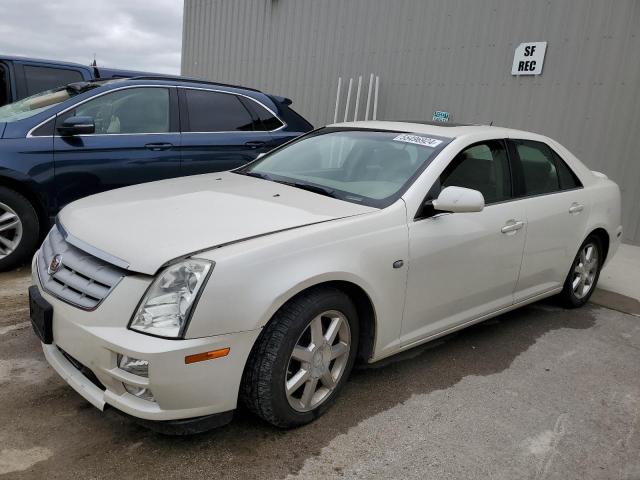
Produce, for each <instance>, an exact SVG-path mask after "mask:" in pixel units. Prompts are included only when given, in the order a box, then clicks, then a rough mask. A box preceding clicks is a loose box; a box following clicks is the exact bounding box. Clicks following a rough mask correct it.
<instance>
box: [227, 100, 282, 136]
mask: <svg viewBox="0 0 640 480" xmlns="http://www.w3.org/2000/svg"><path fill="white" fill-rule="evenodd" d="M238 98H239V99H240V101H241V102H242V104H243V105H244V106H245V107H246V108H247V110H249V112H251V115H252V116H253V118H254V124H253V129H254V130H263V131H267V132H270V131H272V130H277V129H278V128H280V127H282V125H283V124H282V122H281V121H280V120H278V117H276V116H275V115H274V114H273V113H271V112H270V111H269V110H267V109H266V108H265V107H263V106H262V105H260V104H259V103H257V102H255V101H253V100H249V99H248V98H242V97H238Z"/></svg>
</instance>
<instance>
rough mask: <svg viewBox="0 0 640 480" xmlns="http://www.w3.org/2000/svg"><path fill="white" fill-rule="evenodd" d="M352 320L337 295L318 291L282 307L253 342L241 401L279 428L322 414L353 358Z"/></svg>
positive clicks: (351, 313) (354, 334)
mask: <svg viewBox="0 0 640 480" xmlns="http://www.w3.org/2000/svg"><path fill="white" fill-rule="evenodd" d="M357 348H358V317H357V313H356V309H355V307H354V305H353V302H352V301H351V300H350V299H349V297H348V296H347V295H345V294H344V293H343V292H342V291H340V290H338V289H335V288H332V287H326V288H325V287H320V288H316V289H313V290H311V291H308V292H305V293H302V294H300V295H299V296H297V297H295V298H294V299H293V300H291V301H290V302H288V303H287V304H286V305H285V306H283V307H282V308H281V309H280V310H279V311H278V312H277V313H276V314H275V316H274V317H273V319H272V320H271V322H269V325H267V327H266V328H265V330H264V331H263V332H262V334H261V336H260V338H259V339H258V341H257V342H256V345H255V346H254V348H253V350H252V352H251V355H250V357H249V360H248V362H247V367H246V369H245V373H244V377H243V385H242V400H243V401H244V403H245V404H246V405H247V406H248V408H249V409H250V410H251V411H253V412H254V413H256V414H257V415H258V416H260V417H262V418H263V419H264V420H266V421H267V422H269V423H271V424H273V425H275V426H277V427H281V428H291V427H297V426H300V425H304V424H306V423H309V422H311V421H312V420H314V419H315V418H317V417H319V416H320V415H322V414H323V413H324V412H325V411H327V409H328V408H329V407H330V406H331V403H332V402H333V401H334V400H335V398H336V396H337V395H338V392H339V391H340V390H341V389H342V386H343V384H344V382H345V381H346V379H347V377H348V376H349V373H350V372H351V369H352V367H353V363H354V361H355V357H356V351H357Z"/></svg>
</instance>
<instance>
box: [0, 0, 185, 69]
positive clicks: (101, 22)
mask: <svg viewBox="0 0 640 480" xmlns="http://www.w3.org/2000/svg"><path fill="white" fill-rule="evenodd" d="M181 44H182V0H91V1H87V0H53V1H51V0H0V55H23V56H30V57H39V58H46V59H54V60H67V61H72V62H78V63H83V64H89V63H90V62H91V61H92V60H93V55H94V53H95V55H96V59H97V61H98V66H100V65H104V66H109V67H120V68H131V69H136V70H146V71H149V72H159V73H173V74H178V73H180V49H181Z"/></svg>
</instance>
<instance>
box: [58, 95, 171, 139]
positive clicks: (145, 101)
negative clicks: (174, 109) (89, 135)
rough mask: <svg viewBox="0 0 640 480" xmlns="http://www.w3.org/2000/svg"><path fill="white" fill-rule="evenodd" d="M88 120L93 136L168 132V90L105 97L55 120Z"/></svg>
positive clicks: (98, 98)
mask: <svg viewBox="0 0 640 480" xmlns="http://www.w3.org/2000/svg"><path fill="white" fill-rule="evenodd" d="M75 115H77V116H85V115H86V116H89V117H92V118H93V121H94V122H95V124H96V134H103V135H104V134H115V133H166V132H169V90H168V89H166V88H160V87H135V88H127V89H124V90H118V91H115V92H112V93H107V94H105V95H102V96H100V97H97V98H95V99H93V100H89V101H88V102H85V103H83V104H81V105H78V106H77V107H76V108H74V109H72V110H70V111H68V112H66V113H65V114H64V115H63V116H61V117H60V118H59V119H58V122H61V121H62V120H63V119H65V118H68V117H71V116H75Z"/></svg>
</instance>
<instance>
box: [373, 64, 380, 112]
mask: <svg viewBox="0 0 640 480" xmlns="http://www.w3.org/2000/svg"><path fill="white" fill-rule="evenodd" d="M379 86H380V77H379V76H377V75H376V90H375V93H374V94H373V120H377V119H378V87H379Z"/></svg>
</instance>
